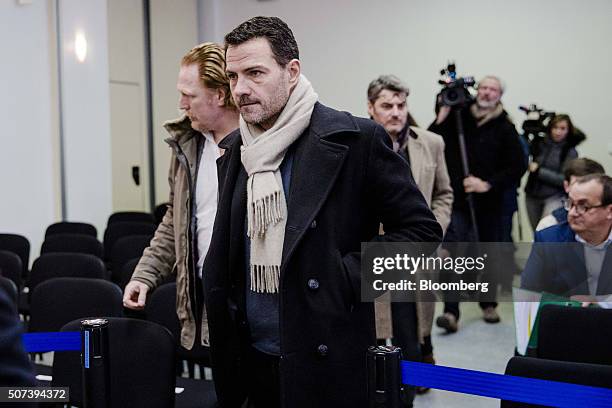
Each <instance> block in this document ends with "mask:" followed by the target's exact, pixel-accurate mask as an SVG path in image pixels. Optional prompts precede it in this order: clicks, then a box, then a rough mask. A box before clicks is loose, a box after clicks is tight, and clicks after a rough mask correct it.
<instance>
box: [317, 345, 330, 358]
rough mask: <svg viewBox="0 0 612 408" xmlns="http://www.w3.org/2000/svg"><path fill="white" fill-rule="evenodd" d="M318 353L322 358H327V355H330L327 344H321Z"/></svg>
mask: <svg viewBox="0 0 612 408" xmlns="http://www.w3.org/2000/svg"><path fill="white" fill-rule="evenodd" d="M317 353H319V355H320V356H321V357H325V356H326V355H327V353H329V347H327V346H326V345H325V344H321V345H319V347H317Z"/></svg>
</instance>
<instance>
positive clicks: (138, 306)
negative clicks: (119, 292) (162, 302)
mask: <svg viewBox="0 0 612 408" xmlns="http://www.w3.org/2000/svg"><path fill="white" fill-rule="evenodd" d="M148 291H149V287H148V286H147V285H146V284H144V283H142V282H138V281H134V280H133V281H130V283H128V284H127V286H126V287H125V291H124V292H123V306H125V307H127V308H128V309H133V310H142V309H144V307H145V303H146V301H147V292H148Z"/></svg>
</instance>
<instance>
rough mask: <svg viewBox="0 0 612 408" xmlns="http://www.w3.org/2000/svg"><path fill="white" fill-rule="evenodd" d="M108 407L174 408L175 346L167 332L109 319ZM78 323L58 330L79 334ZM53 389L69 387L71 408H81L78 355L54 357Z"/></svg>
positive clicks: (133, 321)
mask: <svg viewBox="0 0 612 408" xmlns="http://www.w3.org/2000/svg"><path fill="white" fill-rule="evenodd" d="M108 320H109V328H108V339H109V363H110V400H111V401H110V402H111V404H110V406H112V407H147V408H157V407H159V408H168V407H174V400H175V394H174V387H175V383H176V377H175V358H174V351H175V344H174V339H173V338H172V335H171V334H170V332H169V331H168V330H167V329H166V328H164V327H162V326H160V325H158V324H156V323H153V322H149V321H146V320H137V319H127V318H117V317H115V318H113V317H110V318H109V319H108ZM79 330H80V319H79V320H75V321H72V322H70V323H68V324H66V325H65V326H64V327H62V331H79ZM52 384H53V386H54V387H59V386H62V387H70V401H71V404H72V405H77V406H82V401H83V394H82V380H81V363H80V352H78V351H71V352H63V353H56V354H55V356H54V359H53V382H52Z"/></svg>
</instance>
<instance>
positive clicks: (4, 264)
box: [0, 251, 23, 290]
mask: <svg viewBox="0 0 612 408" xmlns="http://www.w3.org/2000/svg"><path fill="white" fill-rule="evenodd" d="M22 273H23V268H22V266H21V259H20V258H19V256H18V255H17V254H16V253H14V252H9V251H0V275H2V276H4V277H5V278H7V279H10V280H12V281H13V282H14V283H15V285H16V286H17V289H18V290H19V289H20V288H21V287H22V286H23V279H22V276H21V274H22Z"/></svg>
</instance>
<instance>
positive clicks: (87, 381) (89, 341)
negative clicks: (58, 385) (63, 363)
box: [81, 319, 111, 408]
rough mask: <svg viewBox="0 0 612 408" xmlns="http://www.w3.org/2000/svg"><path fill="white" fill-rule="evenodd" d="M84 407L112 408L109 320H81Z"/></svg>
mask: <svg viewBox="0 0 612 408" xmlns="http://www.w3.org/2000/svg"><path fill="white" fill-rule="evenodd" d="M81 342H82V352H81V365H82V373H83V405H84V408H110V406H111V404H110V372H109V366H108V363H109V356H108V320H106V319H91V320H83V321H81Z"/></svg>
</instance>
